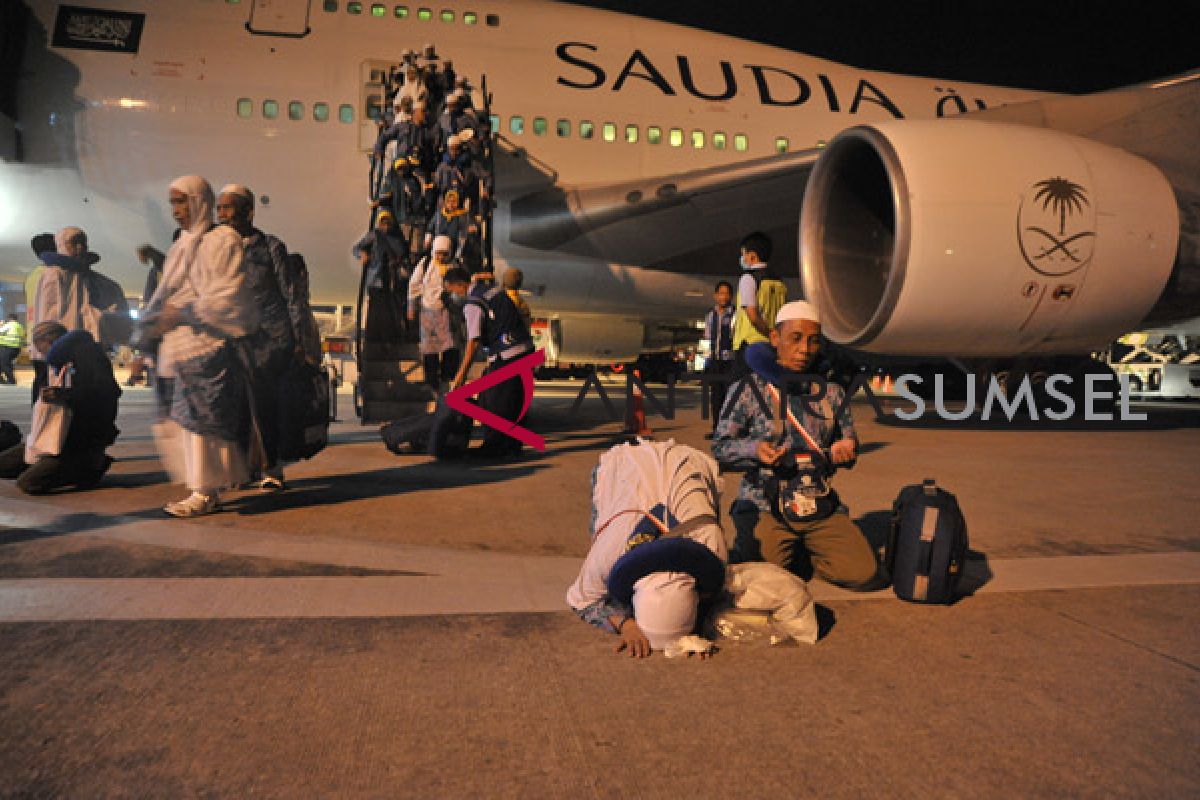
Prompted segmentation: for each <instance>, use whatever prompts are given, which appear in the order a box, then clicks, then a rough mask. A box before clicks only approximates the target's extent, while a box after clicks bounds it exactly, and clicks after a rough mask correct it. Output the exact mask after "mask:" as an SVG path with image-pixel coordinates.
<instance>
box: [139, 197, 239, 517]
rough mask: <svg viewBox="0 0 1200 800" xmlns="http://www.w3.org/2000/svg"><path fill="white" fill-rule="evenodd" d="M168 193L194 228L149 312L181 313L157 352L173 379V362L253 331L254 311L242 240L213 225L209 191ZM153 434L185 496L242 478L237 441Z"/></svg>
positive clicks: (164, 429) (166, 428) (172, 255)
mask: <svg viewBox="0 0 1200 800" xmlns="http://www.w3.org/2000/svg"><path fill="white" fill-rule="evenodd" d="M171 188H172V189H177V190H179V191H182V192H184V193H185V194H186V195H187V196H188V203H189V208H190V211H191V218H192V220H193V223H192V225H191V226H190V228H189V229H188V230H185V231H183V233H182V234H180V237H179V240H178V241H176V242H175V244H174V245H172V247H171V249H170V251H169V252H168V253H167V258H166V262H165V263H164V265H163V277H162V281H161V282H160V283H159V285H158V289H157V290H156V291H155V293H154V297H152V298H151V300H150V304H149V310H150V311H151V313H153V312H155V311H158V310H161V309H162V308H163V307H164V306H166V305H168V304H170V305H173V306H176V307H178V308H181V309H182V310H183V312H184V317H185V320H186V322H185V324H183V325H181V326H179V327H178V328H175V329H174V330H172V331H170V332H169V333H167V334H166V335H165V336H164V337H163V340H162V344H161V345H160V346H159V351H158V372H159V375H161V376H163V377H169V378H175V377H177V375H178V373H177V371H176V369H175V367H176V365H177V364H178V363H179V362H181V361H185V360H190V359H195V358H202V357H204V356H208V355H213V354H215V353H217V352H218V351H219V350H220V349H221V348H222V347H223V346H224V345H225V342H226V340H228V339H230V338H234V337H238V336H245V335H247V334H250V333H252V332H254V331H255V330H256V329H257V327H258V308H257V307H256V306H255V304H254V294H253V291H252V290H251V288H250V286H249V283H248V281H247V280H246V278H247V275H246V269H245V264H244V249H243V247H242V239H241V237H240V236H239V235H238V234H237V232H236V231H234V230H233V229H232V228H229V227H226V226H224V225H219V226H216V227H213V225H212V209H213V205H214V199H213V193H212V188H211V187H210V186H209V185H208V183H207V182H206V181H204V180H203V179H202V178H199V177H196V176H188V177H186V178H180V179H178V180H177V181H175V182H174V183H172V184H171ZM183 390H186V389H185V387H176V390H175V391H176V392H179V391H183ZM155 435H156V437H157V439H158V441H159V449H160V452H161V453H162V456H163V461H164V463H165V465H166V467H167V469H168V471H169V472H170V473H171V475H172V478H173V479H174V480H176V481H177V482H180V483H184V484H185V485H186V486H187V487H188V488H189V489H192V490H194V491H200V492H204V493H206V494H209V493H213V492H216V491H217V490H219V489H223V488H227V487H230V486H234V485H237V484H239V483H243V482H244V481H245V480H246V479H247V477H248V473H247V470H246V457H245V454H244V453H243V452H242V450H241V448H240V447H239V446H238V444H237V443H235V442H230V441H225V440H222V439H220V438H218V437H215V436H206V435H204V434H199V433H195V432H193V431H189V430H186V429H184V428H183V427H181V426H180V425H179V424H178V423H177V422H175V421H173V420H164V421H163V422H161V423H159V425H158V426H156V430H155Z"/></svg>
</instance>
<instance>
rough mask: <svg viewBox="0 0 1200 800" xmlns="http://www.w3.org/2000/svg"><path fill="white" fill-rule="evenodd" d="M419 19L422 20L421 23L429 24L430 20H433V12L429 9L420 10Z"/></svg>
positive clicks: (418, 12)
mask: <svg viewBox="0 0 1200 800" xmlns="http://www.w3.org/2000/svg"><path fill="white" fill-rule="evenodd" d="M417 19H419V20H421V22H429V20H431V19H433V12H432V11H430V10H429V9H428V8H418V9H417Z"/></svg>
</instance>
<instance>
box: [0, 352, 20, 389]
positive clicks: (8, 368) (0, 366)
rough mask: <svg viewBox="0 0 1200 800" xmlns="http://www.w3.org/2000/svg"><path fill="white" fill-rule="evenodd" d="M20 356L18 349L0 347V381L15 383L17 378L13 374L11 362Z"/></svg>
mask: <svg viewBox="0 0 1200 800" xmlns="http://www.w3.org/2000/svg"><path fill="white" fill-rule="evenodd" d="M20 354H21V348H19V347H0V379H3V380H5V381H8V382H9V383H16V382H17V376H16V373H14V372H13V362H14V361H16V360H17V356H19V355H20Z"/></svg>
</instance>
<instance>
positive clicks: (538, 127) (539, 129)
mask: <svg viewBox="0 0 1200 800" xmlns="http://www.w3.org/2000/svg"><path fill="white" fill-rule="evenodd" d="M533 133H534V135H535V136H545V135H546V118H545V117H534V118H533Z"/></svg>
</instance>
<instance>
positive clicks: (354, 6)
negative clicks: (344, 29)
mask: <svg viewBox="0 0 1200 800" xmlns="http://www.w3.org/2000/svg"><path fill="white" fill-rule="evenodd" d="M346 13H348V14H361V13H362V3H360V2H358V0H350V2H349V3H346Z"/></svg>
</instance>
